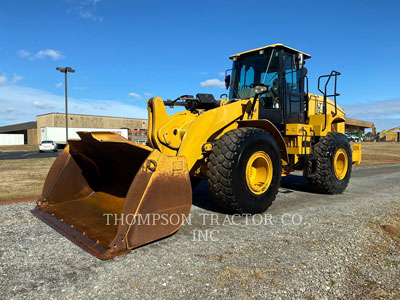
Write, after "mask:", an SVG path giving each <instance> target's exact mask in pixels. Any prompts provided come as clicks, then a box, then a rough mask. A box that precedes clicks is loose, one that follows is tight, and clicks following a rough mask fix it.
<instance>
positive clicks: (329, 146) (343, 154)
mask: <svg viewBox="0 0 400 300" xmlns="http://www.w3.org/2000/svg"><path fill="white" fill-rule="evenodd" d="M313 151H314V154H313V155H314V162H313V163H312V166H311V169H312V172H311V174H310V175H307V174H306V177H308V181H309V183H310V184H311V186H312V188H314V189H315V190H316V191H317V192H321V193H326V194H340V193H343V191H344V190H345V189H346V187H347V185H348V184H349V181H350V177H351V167H352V151H351V147H350V144H349V141H348V140H347V139H346V136H345V135H343V134H341V133H337V132H329V133H328V134H327V135H326V136H324V137H321V139H320V140H319V141H318V143H316V144H315V145H314V149H313Z"/></svg>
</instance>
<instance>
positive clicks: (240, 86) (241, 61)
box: [225, 44, 311, 125]
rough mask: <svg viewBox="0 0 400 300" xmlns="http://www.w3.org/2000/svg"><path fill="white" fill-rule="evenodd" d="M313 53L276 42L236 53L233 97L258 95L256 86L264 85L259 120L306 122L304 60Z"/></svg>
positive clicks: (230, 79) (228, 81) (229, 78)
mask: <svg viewBox="0 0 400 300" xmlns="http://www.w3.org/2000/svg"><path fill="white" fill-rule="evenodd" d="M310 57H311V56H310V55H308V54H306V53H303V52H300V51H297V50H295V49H292V48H289V47H287V46H284V45H282V44H274V45H270V46H266V47H262V48H258V49H254V50H250V51H247V52H243V53H239V54H235V55H232V56H231V57H230V59H232V60H233V67H232V72H231V75H228V76H226V78H225V83H226V86H227V88H228V87H229V86H230V91H229V98H230V99H232V100H234V99H241V100H242V99H248V98H253V97H254V96H255V92H254V86H255V85H256V84H260V83H261V84H264V85H266V86H268V90H267V91H266V92H265V93H264V94H262V95H260V96H259V119H268V120H270V121H271V122H273V123H275V124H277V125H279V124H282V125H283V124H287V123H305V121H306V117H307V111H306V110H307V109H306V108H307V105H306V102H307V98H306V96H307V95H306V94H305V87H304V81H305V80H304V79H305V78H306V75H307V69H306V68H304V63H305V62H304V60H305V59H308V58H310Z"/></svg>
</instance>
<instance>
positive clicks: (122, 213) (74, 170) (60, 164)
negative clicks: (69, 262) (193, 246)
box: [32, 132, 192, 259]
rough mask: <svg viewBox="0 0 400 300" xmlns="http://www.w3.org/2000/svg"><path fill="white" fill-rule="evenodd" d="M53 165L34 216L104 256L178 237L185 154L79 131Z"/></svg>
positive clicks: (186, 185) (186, 199) (186, 184)
mask: <svg viewBox="0 0 400 300" xmlns="http://www.w3.org/2000/svg"><path fill="white" fill-rule="evenodd" d="M78 134H79V136H80V138H81V139H80V140H70V141H69V145H68V146H67V147H66V148H65V149H64V151H63V152H62V153H61V154H60V155H59V157H58V158H57V159H56V161H55V162H54V164H53V166H52V167H51V169H50V171H49V173H48V175H47V178H46V181H45V184H44V186H43V191H42V196H41V197H40V199H39V200H38V201H37V204H36V207H35V209H34V210H32V213H33V214H34V215H35V216H37V217H38V218H39V219H41V220H43V221H44V222H46V223H47V224H48V225H50V226H51V227H53V228H54V229H56V230H57V231H59V232H60V233H62V234H63V235H64V236H66V237H67V238H69V239H70V240H72V241H73V242H75V243H76V244H78V245H79V246H81V247H82V248H84V249H85V250H87V251H88V252H90V253H91V254H93V255H95V256H97V257H98V258H100V259H110V258H113V257H115V256H118V255H122V254H125V253H127V252H129V251H131V250H132V249H133V248H136V247H139V246H141V245H144V244H147V243H149V242H152V241H155V240H158V239H161V238H163V237H166V236H168V235H171V234H172V233H174V232H176V231H177V230H178V229H179V227H180V226H181V225H182V223H184V221H185V218H186V217H187V215H188V213H189V211H190V207H191V204H192V191H191V186H190V178H189V172H188V169H187V165H186V159H185V158H184V157H175V156H166V155H163V154H162V153H161V152H159V151H158V150H155V149H152V148H150V147H147V146H143V145H138V144H134V143H132V142H130V141H128V140H126V139H125V138H123V137H121V136H119V135H117V134H115V133H110V132H79V133H78Z"/></svg>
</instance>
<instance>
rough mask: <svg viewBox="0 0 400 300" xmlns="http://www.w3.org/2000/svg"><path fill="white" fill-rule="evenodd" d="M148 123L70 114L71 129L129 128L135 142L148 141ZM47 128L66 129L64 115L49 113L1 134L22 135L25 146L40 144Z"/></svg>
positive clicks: (8, 127)
mask: <svg viewBox="0 0 400 300" xmlns="http://www.w3.org/2000/svg"><path fill="white" fill-rule="evenodd" d="M147 124H148V122H147V120H146V119H136V118H120V117H109V116H93V115H81V114H68V127H71V128H113V129H121V128H127V129H128V130H129V131H128V132H129V139H130V140H132V141H134V142H140V143H144V142H145V141H146V135H147V127H148V125H147ZM45 127H63V128H65V114H64V113H48V114H43V115H38V116H37V117H36V122H27V123H20V124H14V125H8V126H2V127H0V133H22V134H24V142H25V144H30V145H34V144H39V143H40V142H41V140H40V137H41V135H40V130H41V128H45Z"/></svg>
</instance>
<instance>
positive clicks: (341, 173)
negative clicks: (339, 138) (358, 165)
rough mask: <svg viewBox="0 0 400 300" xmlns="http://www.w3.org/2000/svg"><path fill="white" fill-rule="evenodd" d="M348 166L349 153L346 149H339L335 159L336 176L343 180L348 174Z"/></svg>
mask: <svg viewBox="0 0 400 300" xmlns="http://www.w3.org/2000/svg"><path fill="white" fill-rule="evenodd" d="M348 167H349V161H348V158H347V153H346V151H345V150H344V149H339V150H338V151H336V154H335V158H334V159H333V169H334V170H335V176H336V178H337V179H339V180H342V179H343V178H344V177H345V176H346V174H347V169H348Z"/></svg>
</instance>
